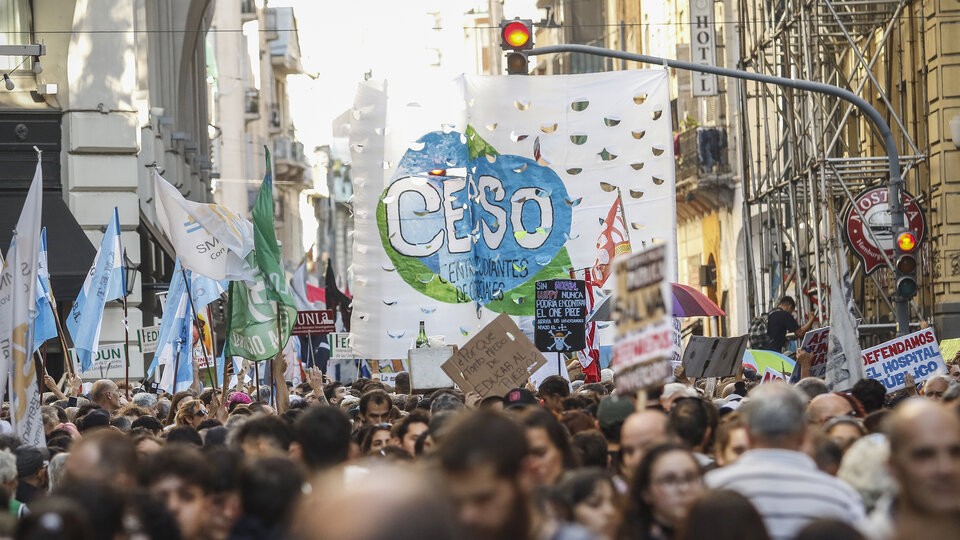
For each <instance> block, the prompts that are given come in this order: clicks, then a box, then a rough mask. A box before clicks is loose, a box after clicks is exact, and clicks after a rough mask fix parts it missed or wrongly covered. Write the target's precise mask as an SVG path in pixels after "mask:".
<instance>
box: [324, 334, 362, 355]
mask: <svg viewBox="0 0 960 540" xmlns="http://www.w3.org/2000/svg"><path fill="white" fill-rule="evenodd" d="M355 357H356V355H355V354H354V353H353V335H351V334H350V333H349V332H334V333H332V334H330V358H336V359H340V358H355Z"/></svg>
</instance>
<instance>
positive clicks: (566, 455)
mask: <svg viewBox="0 0 960 540" xmlns="http://www.w3.org/2000/svg"><path fill="white" fill-rule="evenodd" d="M520 418H521V420H522V422H523V427H524V431H525V432H526V435H527V445H529V447H530V462H531V469H532V472H533V481H534V484H537V485H553V484H555V483H556V482H557V480H558V479H559V478H560V475H562V474H563V473H564V471H569V470H571V469H574V468H576V467H577V466H578V465H579V463H578V460H577V455H576V454H575V453H574V451H573V446H571V445H570V434H569V433H568V432H567V428H566V427H564V425H563V424H561V423H560V422H559V421H558V420H557V417H556V416H554V415H553V413H551V412H549V411H547V410H544V409H541V408H539V407H537V408H533V407H531V408H528V409H527V410H525V411H523V413H522V414H521V416H520Z"/></svg>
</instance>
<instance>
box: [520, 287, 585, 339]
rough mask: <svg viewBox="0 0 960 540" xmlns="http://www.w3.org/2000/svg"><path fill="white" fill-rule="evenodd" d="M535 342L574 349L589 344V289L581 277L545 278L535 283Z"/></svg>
mask: <svg viewBox="0 0 960 540" xmlns="http://www.w3.org/2000/svg"><path fill="white" fill-rule="evenodd" d="M535 290H536V297H537V299H536V319H535V320H534V326H533V329H534V337H533V341H534V343H536V345H537V349H539V350H541V351H551V352H573V351H580V350H583V349H585V348H586V347H587V344H586V339H585V333H586V318H587V292H586V291H587V289H586V286H585V285H584V282H583V281H582V280H576V279H545V280H543V281H538V282H536V286H535Z"/></svg>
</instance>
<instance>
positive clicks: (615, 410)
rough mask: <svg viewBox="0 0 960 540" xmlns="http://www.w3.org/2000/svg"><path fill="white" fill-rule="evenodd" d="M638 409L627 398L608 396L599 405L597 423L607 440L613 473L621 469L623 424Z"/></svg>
mask: <svg viewBox="0 0 960 540" xmlns="http://www.w3.org/2000/svg"><path fill="white" fill-rule="evenodd" d="M636 409H637V406H636V405H635V404H634V403H633V401H631V400H630V398H628V397H626V396H607V397H605V398H603V399H601V400H600V404H599V405H597V423H598V424H599V425H600V432H601V433H603V437H604V438H605V439H607V454H608V455H609V456H610V468H611V470H613V471H618V470H619V469H620V431H621V429H622V427H623V422H624V420H626V419H627V417H628V416H630V414H631V413H633V411H635V410H636ZM624 489H625V485H624Z"/></svg>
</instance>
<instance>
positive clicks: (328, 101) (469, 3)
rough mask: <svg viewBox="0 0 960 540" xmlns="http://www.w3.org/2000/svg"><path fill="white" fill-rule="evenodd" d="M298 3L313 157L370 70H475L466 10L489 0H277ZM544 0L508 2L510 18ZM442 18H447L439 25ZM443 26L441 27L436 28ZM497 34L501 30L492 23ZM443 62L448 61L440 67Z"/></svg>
mask: <svg viewBox="0 0 960 540" xmlns="http://www.w3.org/2000/svg"><path fill="white" fill-rule="evenodd" d="M268 5H269V6H272V7H280V6H290V7H293V8H294V14H295V16H296V18H297V27H298V33H299V38H300V51H301V56H302V64H303V67H304V70H305V71H306V72H307V73H310V74H312V75H314V76H316V79H313V78H311V77H309V76H307V75H297V76H292V77H289V78H288V92H289V94H290V101H291V113H292V117H293V121H294V125H295V126H296V128H297V138H298V139H299V140H300V141H301V142H303V143H304V147H305V149H306V150H307V152H308V153H309V154H310V155H311V158H312V152H313V148H314V147H316V146H319V145H324V144H330V142H331V137H332V131H331V125H332V122H333V119H334V118H336V117H337V116H339V115H340V114H341V113H343V112H344V111H345V110H347V109H349V108H350V107H351V106H352V104H353V98H354V95H355V94H356V90H357V84H359V83H360V82H361V81H363V77H364V74H365V73H367V72H372V75H373V77H374V78H375V79H384V78H385V79H387V80H388V81H390V80H401V79H412V80H416V79H417V77H422V76H423V75H425V74H426V73H428V72H433V74H436V72H438V71H439V72H440V74H441V75H446V76H449V77H451V78H452V77H455V76H457V75H459V74H460V73H464V72H471V71H474V70H475V67H474V66H475V64H476V62H475V60H474V58H475V56H476V51H475V50H472V47H469V46H468V44H467V43H465V40H464V29H463V25H464V24H472V22H471V21H470V20H469V18H466V17H464V15H463V14H464V13H465V12H467V11H468V10H470V9H471V8H475V9H482V10H486V5H487V1H486V0H402V1H396V0H350V1H337V0H269V2H268ZM535 6H536V0H506V2H505V5H504V13H505V15H506V16H508V17H511V18H512V17H513V16H522V17H530V18H533V19H535V20H536V19H538V18H539V16H540V13H539V12H538V10H537V9H536V7H535ZM438 21H439V23H438ZM436 28H439V29H436ZM485 31H489V32H492V33H496V32H497V30H496V29H485ZM438 61H439V63H440V66H439V67H437V66H432V65H431V64H436V63H437V62H438Z"/></svg>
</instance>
